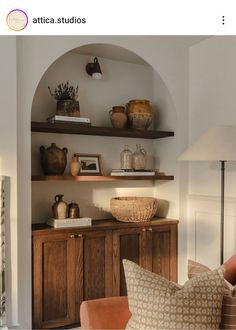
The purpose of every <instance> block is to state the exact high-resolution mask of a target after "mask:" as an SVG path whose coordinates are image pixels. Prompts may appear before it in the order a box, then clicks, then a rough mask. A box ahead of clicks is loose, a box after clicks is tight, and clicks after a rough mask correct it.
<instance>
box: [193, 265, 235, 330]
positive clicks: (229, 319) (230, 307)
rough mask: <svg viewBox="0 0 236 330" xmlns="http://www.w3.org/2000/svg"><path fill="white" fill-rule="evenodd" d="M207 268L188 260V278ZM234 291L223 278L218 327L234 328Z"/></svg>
mask: <svg viewBox="0 0 236 330" xmlns="http://www.w3.org/2000/svg"><path fill="white" fill-rule="evenodd" d="M221 268H223V266H221ZM208 270H209V268H208V267H207V266H205V265H202V264H200V263H199V262H196V261H193V260H188V278H192V277H194V276H197V275H199V274H201V273H204V272H206V271H208ZM235 291H236V290H235V287H234V286H233V285H231V284H230V283H229V282H228V281H226V280H225V281H224V295H223V302H222V313H221V324H220V329H234V330H236V292H235Z"/></svg>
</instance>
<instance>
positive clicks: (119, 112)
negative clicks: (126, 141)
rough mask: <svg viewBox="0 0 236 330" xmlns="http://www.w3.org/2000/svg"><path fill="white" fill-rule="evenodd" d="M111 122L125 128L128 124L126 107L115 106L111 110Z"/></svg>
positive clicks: (114, 125)
mask: <svg viewBox="0 0 236 330" xmlns="http://www.w3.org/2000/svg"><path fill="white" fill-rule="evenodd" d="M109 115H110V119H111V124H112V126H113V127H115V128H124V127H125V126H126V124H127V119H128V118H127V114H126V113H125V107H123V106H114V107H112V110H110V111H109Z"/></svg>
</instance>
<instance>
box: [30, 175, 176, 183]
mask: <svg viewBox="0 0 236 330" xmlns="http://www.w3.org/2000/svg"><path fill="white" fill-rule="evenodd" d="M124 180H174V176H173V175H164V174H160V175H153V176H147V175H144V176H134V175H132V176H131V175H130V176H110V175H80V176H66V175H59V176H56V175H50V176H43V175H41V176H40V175H34V176H32V181H80V182H88V181H91V182H99V181H100V182H105V181H107V182H108V181H124Z"/></svg>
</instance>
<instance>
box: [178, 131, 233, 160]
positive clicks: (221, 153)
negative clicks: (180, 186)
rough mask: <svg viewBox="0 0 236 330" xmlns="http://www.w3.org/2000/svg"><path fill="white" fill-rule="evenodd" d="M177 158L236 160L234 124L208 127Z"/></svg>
mask: <svg viewBox="0 0 236 330" xmlns="http://www.w3.org/2000/svg"><path fill="white" fill-rule="evenodd" d="M178 160H205V161H206V160H218V161H224V160H225V161H236V126H216V127H211V128H209V129H208V130H207V131H206V132H205V133H203V134H202V135H201V136H200V137H199V139H198V140H196V141H195V142H194V143H193V144H192V145H191V146H190V147H189V148H188V149H187V150H185V151H184V152H183V153H182V154H181V155H180V156H179V157H178Z"/></svg>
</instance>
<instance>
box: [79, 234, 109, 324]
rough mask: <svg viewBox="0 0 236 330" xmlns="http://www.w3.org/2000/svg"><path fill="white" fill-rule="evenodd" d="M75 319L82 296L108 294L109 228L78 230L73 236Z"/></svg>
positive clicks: (92, 297)
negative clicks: (107, 229)
mask: <svg viewBox="0 0 236 330" xmlns="http://www.w3.org/2000/svg"><path fill="white" fill-rule="evenodd" d="M75 244H76V245H75V246H76V248H75V250H76V253H75V255H76V262H75V265H76V266H75V267H76V269H75V274H76V275H75V276H76V277H75V278H76V285H75V298H76V301H75V306H76V307H75V309H76V322H78V321H79V308H80V304H81V302H82V301H83V300H89V299H97V298H103V297H109V296H112V231H96V232H87V233H84V234H79V235H78V236H77V238H75Z"/></svg>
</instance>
